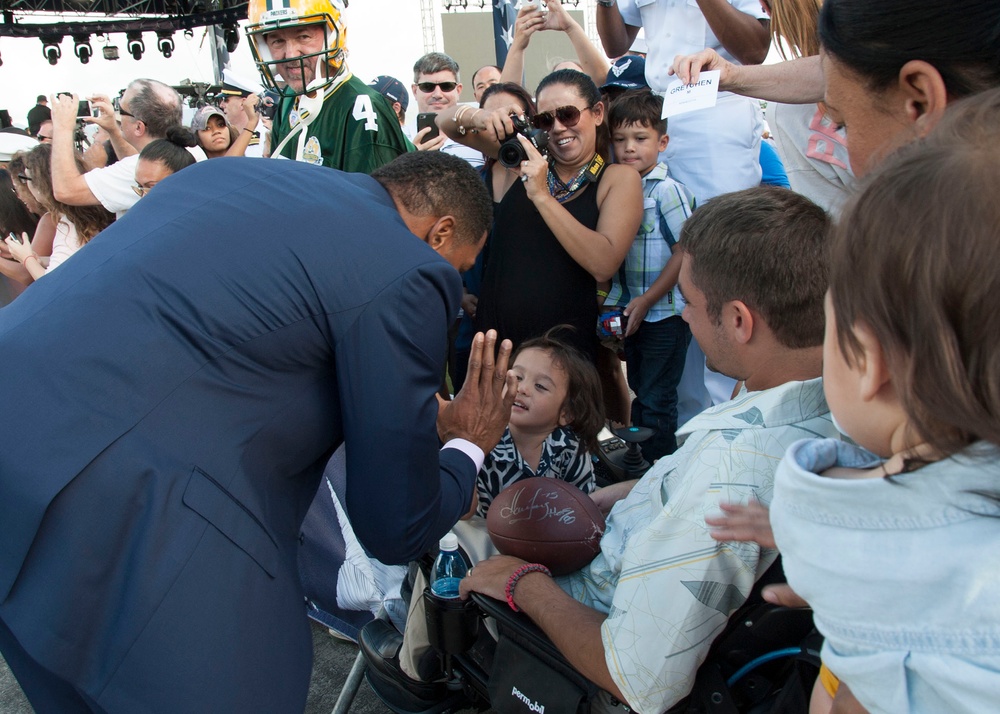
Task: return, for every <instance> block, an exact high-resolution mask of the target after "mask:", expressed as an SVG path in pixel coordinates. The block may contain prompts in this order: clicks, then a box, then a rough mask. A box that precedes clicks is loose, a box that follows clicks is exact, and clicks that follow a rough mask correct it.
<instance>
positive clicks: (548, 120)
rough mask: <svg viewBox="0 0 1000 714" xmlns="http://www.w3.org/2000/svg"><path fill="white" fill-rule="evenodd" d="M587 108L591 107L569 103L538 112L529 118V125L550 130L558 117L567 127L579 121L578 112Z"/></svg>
mask: <svg viewBox="0 0 1000 714" xmlns="http://www.w3.org/2000/svg"><path fill="white" fill-rule="evenodd" d="M588 109H593V107H584V108H583V109H580V108H579V107H574V106H573V105H572V104H569V105H567V106H565V107H559V108H558V109H553V110H552V111H551V112H540V113H538V114H536V115H535V116H533V117H532V118H531V125H532V126H533V127H535V128H536V129H543V130H545V131H552V127H554V126H555V124H556V119H558V120H559V123H560V124H562V125H563V126H564V127H566V128H567V129H569V128H570V127H573V126H576V125H577V123H579V121H580V114H581V113H582V112H585V111H587V110H588Z"/></svg>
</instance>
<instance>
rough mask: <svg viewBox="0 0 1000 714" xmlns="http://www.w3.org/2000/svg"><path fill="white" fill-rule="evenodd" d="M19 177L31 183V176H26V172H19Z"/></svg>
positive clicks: (24, 181)
mask: <svg viewBox="0 0 1000 714" xmlns="http://www.w3.org/2000/svg"><path fill="white" fill-rule="evenodd" d="M17 177H18V178H19V179H21V182H22V183H31V177H30V176H25V175H24V174H18V175H17Z"/></svg>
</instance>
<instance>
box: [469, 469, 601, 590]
mask: <svg viewBox="0 0 1000 714" xmlns="http://www.w3.org/2000/svg"><path fill="white" fill-rule="evenodd" d="M486 528H487V530H488V531H489V534H490V538H491V539H492V540H493V545H495V546H496V547H497V550H499V551H500V552H501V553H503V554H504V555H512V556H514V557H516V558H521V559H522V560H527V561H528V562H529V563H541V564H542V565H544V566H546V567H547V568H548V569H549V570H551V571H552V574H553V575H566V574H568V573H572V572H573V571H574V570H579V569H580V568H582V567H583V566H584V565H586V564H587V563H589V562H590V561H591V560H593V559H594V556H595V555H597V552H598V551H599V550H600V548H601V536H602V535H603V534H604V516H603V515H602V514H601V511H600V509H598V508H597V505H596V504H595V503H594V501H593V499H591V498H590V496H588V495H587V494H585V493H584V492H583V491H581V490H580V489H578V488H577V487H576V486H573V485H570V484H568V483H566V482H565V481H560V480H559V479H554V478H529V479H525V480H523V481H518V482H516V483H513V484H511V485H510V486H508V487H507V488H505V489H504V490H503V491H501V492H500V493H499V494H498V495H497V497H496V498H494V499H493V502H492V503H491V504H490V509H489V511H487V512H486Z"/></svg>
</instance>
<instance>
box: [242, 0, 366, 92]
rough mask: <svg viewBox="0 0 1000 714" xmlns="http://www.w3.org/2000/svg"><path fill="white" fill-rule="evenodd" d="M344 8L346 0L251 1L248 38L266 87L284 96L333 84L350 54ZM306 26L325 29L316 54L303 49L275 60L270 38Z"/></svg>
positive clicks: (248, 12)
mask: <svg viewBox="0 0 1000 714" xmlns="http://www.w3.org/2000/svg"><path fill="white" fill-rule="evenodd" d="M345 7H346V2H344V0H250V3H249V5H248V7H247V16H248V19H249V22H250V24H249V25H248V26H247V35H248V36H249V38H250V49H251V50H252V51H253V55H254V61H255V62H256V63H257V68H258V69H259V70H260V74H261V78H262V79H263V81H264V84H265V85H267V86H268V87H271V88H273V89H277V90H279V91H283V92H284V93H285V94H305V93H307V92H313V91H316V90H318V89H323V88H325V87H328V86H329V85H331V84H332V83H333V81H334V80H335V79H336V78H337V75H338V74H340V71H341V69H342V68H343V66H344V59H345V57H346V54H347V51H346V45H347V25H346V24H345V23H344V20H343V11H344V8H345ZM305 26H316V27H322V28H323V31H324V37H323V42H322V44H321V45H320V44H318V43H317V47H316V51H314V52H306V53H303V54H299V53H300V52H302V48H301V47H300V48H299V49H298V50H297V51H296V53H295V54H289V55H288V56H287V57H286V56H285V55H284V54H282V55H281V56H280V58H279V59H276V58H275V57H274V54H275V53H273V52H272V45H269V44H268V42H267V35H268V34H269V33H272V32H275V31H277V30H289V29H293V28H300V27H305ZM282 44H284V43H282ZM274 47H275V48H277V47H278V45H275V46H274ZM278 51H279V52H283V50H278ZM283 74H284V76H283Z"/></svg>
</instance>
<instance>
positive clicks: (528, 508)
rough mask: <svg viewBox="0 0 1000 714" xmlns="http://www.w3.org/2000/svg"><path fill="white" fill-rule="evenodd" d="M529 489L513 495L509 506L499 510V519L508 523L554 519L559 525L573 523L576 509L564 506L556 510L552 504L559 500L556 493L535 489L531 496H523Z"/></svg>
mask: <svg viewBox="0 0 1000 714" xmlns="http://www.w3.org/2000/svg"><path fill="white" fill-rule="evenodd" d="M527 490H529V489H525V488H522V489H520V490H518V492H517V493H515V494H514V498H512V499H511V502H510V505H509V506H504V507H503V508H501V509H500V517H501V518H503V519H504V520H505V521H507V522H508V523H520V522H521V521H543V520H545V519H546V518H555V519H557V520H558V521H559V523H573V522H574V521H575V520H576V509H574V508H571V507H569V506H566V507H564V508H558V507H557V506H556V505H554V504H553V503H552V501H555V500H556V499H558V498H559V492H558V491H549V492H545V491H543V490H542V489H540V488H536V489H535V490H534V491H533V492H530V493H531V495H530V496H528V495H526V494H525V491H527Z"/></svg>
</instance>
